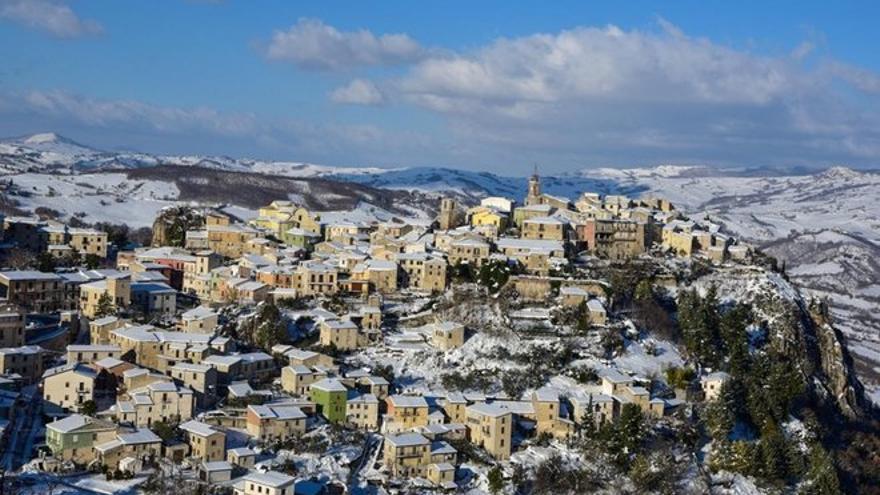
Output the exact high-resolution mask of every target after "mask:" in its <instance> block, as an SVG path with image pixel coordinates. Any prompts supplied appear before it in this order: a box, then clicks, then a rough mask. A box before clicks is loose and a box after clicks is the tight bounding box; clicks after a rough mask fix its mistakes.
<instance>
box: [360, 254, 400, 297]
mask: <svg viewBox="0 0 880 495" xmlns="http://www.w3.org/2000/svg"><path fill="white" fill-rule="evenodd" d="M351 278H352V280H359V281H362V282H369V283H370V285H371V286H372V287H373V288H374V289H375V290H376V291H377V292H381V293H383V294H390V293H392V292H395V291H397V263H395V262H394V261H385V260H377V259H369V260H366V261H364V262H362V263H358V264H357V265H355V267H354V268H352V270H351Z"/></svg>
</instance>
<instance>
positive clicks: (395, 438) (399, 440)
mask: <svg viewBox="0 0 880 495" xmlns="http://www.w3.org/2000/svg"><path fill="white" fill-rule="evenodd" d="M385 441H386V442H388V443H390V444H392V445H394V446H395V447H414V446H416V445H430V443H431V441H430V440H428V439H427V438H425V437H424V436H423V435H421V434H419V433H402V434H400V435H391V436H387V437H385Z"/></svg>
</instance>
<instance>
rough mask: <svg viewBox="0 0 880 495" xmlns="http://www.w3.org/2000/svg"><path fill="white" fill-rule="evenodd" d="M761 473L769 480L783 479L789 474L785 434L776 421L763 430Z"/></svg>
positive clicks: (760, 443)
mask: <svg viewBox="0 0 880 495" xmlns="http://www.w3.org/2000/svg"><path fill="white" fill-rule="evenodd" d="M759 445H760V448H761V461H762V463H763V466H762V468H761V474H762V475H763V477H764V478H765V479H767V480H771V481H783V480H785V479H786V477H787V476H788V462H787V455H786V454H787V450H788V448H787V445H786V440H785V436H784V435H783V434H782V431H781V430H780V429H779V426H778V425H776V424H775V423H771V424H768V425H767V426H766V427H765V428H764V429H763V430H762V432H761V440H760V442H759Z"/></svg>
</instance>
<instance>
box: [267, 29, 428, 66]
mask: <svg viewBox="0 0 880 495" xmlns="http://www.w3.org/2000/svg"><path fill="white" fill-rule="evenodd" d="M423 55H424V50H423V49H422V47H421V46H420V45H419V44H418V43H417V42H416V41H415V40H413V39H412V38H410V37H409V36H407V35H406V34H382V35H378V36H377V35H375V34H373V33H371V32H370V31H367V30H363V29H362V30H359V31H349V32H342V31H339V30H338V29H336V28H334V27H333V26H328V25H327V24H324V23H323V22H321V21H320V20H318V19H300V20H299V21H298V22H297V23H296V24H294V25H293V26H291V28H290V29H288V30H287V31H276V32H275V34H274V35H273V36H272V40H271V41H270V42H269V46H268V47H267V48H266V56H267V57H268V58H269V59H270V60H278V61H285V62H292V63H293V64H295V65H296V66H298V67H301V68H303V69H310V70H345V69H350V68H354V67H358V66H381V65H385V66H388V65H398V64H405V63H410V62H413V61H415V60H418V59H419V58H421V57H422V56H423Z"/></svg>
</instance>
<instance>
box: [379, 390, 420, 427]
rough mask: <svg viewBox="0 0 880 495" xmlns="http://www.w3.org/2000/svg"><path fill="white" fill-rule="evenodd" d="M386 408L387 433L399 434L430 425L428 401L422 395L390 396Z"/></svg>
mask: <svg viewBox="0 0 880 495" xmlns="http://www.w3.org/2000/svg"><path fill="white" fill-rule="evenodd" d="M385 406H386V411H387V412H386V415H385V426H384V428H385V431H388V432H399V431H405V430H410V429H412V428H415V427H417V426H425V425H427V424H428V401H426V400H425V398H424V397H422V396H420V395H389V396H388V397H386V398H385Z"/></svg>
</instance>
